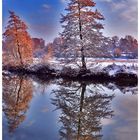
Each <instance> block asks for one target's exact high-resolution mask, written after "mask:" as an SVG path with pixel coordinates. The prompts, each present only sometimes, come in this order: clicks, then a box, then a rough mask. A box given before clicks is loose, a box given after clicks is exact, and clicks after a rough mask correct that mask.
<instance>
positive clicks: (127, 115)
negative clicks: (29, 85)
mask: <svg viewBox="0 0 140 140" xmlns="http://www.w3.org/2000/svg"><path fill="white" fill-rule="evenodd" d="M33 85H34V86H33V87H34V89H33V91H34V92H33V98H32V100H31V102H30V105H29V110H28V111H27V113H26V119H25V120H24V121H23V122H22V123H21V124H20V125H19V127H18V128H17V129H16V130H15V132H14V133H13V134H9V133H8V128H7V123H6V122H7V121H6V118H5V117H3V130H4V131H3V138H4V139H3V140H45V138H47V139H48V140H57V139H59V129H60V127H61V125H62V124H60V123H59V122H58V120H59V116H60V110H57V111H54V110H55V106H54V105H53V104H51V98H53V97H54V95H53V94H51V91H52V90H54V89H57V88H58V86H57V85H53V84H50V85H48V86H47V87H46V85H44V86H43V85H38V84H37V83H35V82H34V83H33ZM96 88H98V91H100V92H102V94H104V93H106V94H112V93H115V98H114V99H113V100H112V102H111V106H112V109H113V110H114V115H115V116H113V118H112V119H104V120H102V125H103V129H102V134H103V137H102V140H137V95H132V94H130V93H128V94H123V93H121V92H120V90H118V89H116V90H114V91H113V92H112V90H110V89H108V88H107V87H105V86H103V85H102V84H99V85H98V87H96ZM89 89H92V90H93V89H94V88H93V86H92V85H90V86H89ZM94 90H95V89H94ZM96 90H97V89H96ZM3 116H4V115H3Z"/></svg>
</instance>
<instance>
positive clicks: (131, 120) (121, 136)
mask: <svg viewBox="0 0 140 140" xmlns="http://www.w3.org/2000/svg"><path fill="white" fill-rule="evenodd" d="M137 94H138V88H137V85H129V84H121V83H120V84H115V83H106V82H100V83H95V82H89V81H86V82H85V81H81V82H77V81H69V80H63V79H45V80H43V79H39V78H37V77H30V78H29V77H26V76H16V75H5V76H3V103H2V105H3V132H2V133H3V140H137V139H138V137H137V134H138V131H137V129H138V128H137V123H138V106H137V104H138V95H137Z"/></svg>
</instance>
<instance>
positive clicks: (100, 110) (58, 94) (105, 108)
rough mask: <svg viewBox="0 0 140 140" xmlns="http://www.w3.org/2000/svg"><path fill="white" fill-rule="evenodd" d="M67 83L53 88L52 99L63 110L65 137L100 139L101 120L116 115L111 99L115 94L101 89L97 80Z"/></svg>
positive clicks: (57, 107) (71, 139) (75, 139)
mask: <svg viewBox="0 0 140 140" xmlns="http://www.w3.org/2000/svg"><path fill="white" fill-rule="evenodd" d="M63 84H64V85H63ZM63 84H62V83H60V87H59V89H56V90H54V91H53V93H54V95H55V97H54V98H53V99H52V103H53V104H54V105H55V106H56V109H60V110H61V114H60V117H59V121H60V122H61V123H62V127H61V128H60V131H59V132H60V137H61V139H68V140H100V139H101V138H102V134H101V130H102V125H101V120H102V119H103V118H110V117H112V116H113V110H112V109H111V106H110V103H111V101H112V99H113V98H114V95H107V94H106V93H105V94H104V93H103V92H102V93H100V92H101V91H102V90H99V89H100V88H101V87H100V86H99V85H95V84H91V85H86V83H84V82H82V83H77V82H72V83H71V82H66V81H64V83H63Z"/></svg>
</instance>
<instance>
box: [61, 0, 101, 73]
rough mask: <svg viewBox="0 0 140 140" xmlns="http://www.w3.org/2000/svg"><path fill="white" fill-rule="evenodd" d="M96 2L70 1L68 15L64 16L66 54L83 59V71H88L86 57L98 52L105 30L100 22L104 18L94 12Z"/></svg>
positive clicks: (86, 0) (89, 0)
mask: <svg viewBox="0 0 140 140" xmlns="http://www.w3.org/2000/svg"><path fill="white" fill-rule="evenodd" d="M95 5H96V4H95V2H93V1H92V0H70V3H69V4H68V7H67V8H66V11H68V12H67V14H66V15H62V19H61V23H63V25H62V27H63V28H64V31H63V32H62V34H61V35H62V37H63V38H64V40H65V43H66V45H67V48H65V51H66V53H71V54H72V57H73V58H74V59H76V58H79V57H80V58H81V61H80V62H81V66H80V67H81V70H84V71H85V70H87V66H86V60H85V57H86V56H88V54H89V53H91V52H92V54H93V53H94V52H96V51H97V49H96V48H97V47H98V46H99V44H100V42H101V39H102V37H103V36H102V33H101V32H100V30H101V29H103V25H102V24H101V23H99V22H98V20H103V19H104V17H103V15H101V13H100V12H98V10H93V7H95Z"/></svg>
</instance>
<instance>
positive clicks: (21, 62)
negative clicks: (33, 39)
mask: <svg viewBox="0 0 140 140" xmlns="http://www.w3.org/2000/svg"><path fill="white" fill-rule="evenodd" d="M17 46H18V54H19V58H20V64H21V65H23V61H22V56H21V53H20V46H19V44H17Z"/></svg>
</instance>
